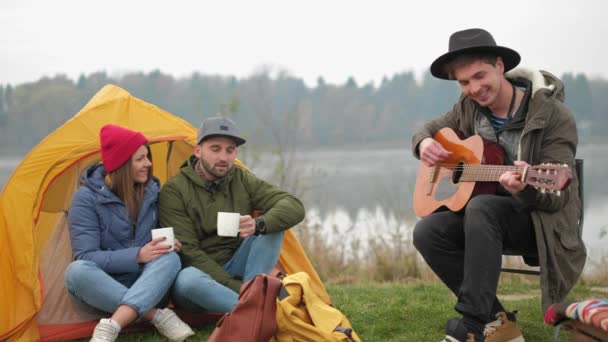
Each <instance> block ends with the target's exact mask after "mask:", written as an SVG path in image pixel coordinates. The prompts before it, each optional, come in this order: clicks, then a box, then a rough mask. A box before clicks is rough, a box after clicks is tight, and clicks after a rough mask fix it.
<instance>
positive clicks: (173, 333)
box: [152, 308, 194, 342]
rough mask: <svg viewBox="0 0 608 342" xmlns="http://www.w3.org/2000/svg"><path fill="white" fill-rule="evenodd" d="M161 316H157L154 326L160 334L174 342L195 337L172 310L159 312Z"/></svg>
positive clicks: (153, 321) (153, 322)
mask: <svg viewBox="0 0 608 342" xmlns="http://www.w3.org/2000/svg"><path fill="white" fill-rule="evenodd" d="M159 311H160V314H159V315H158V316H155V319H153V320H152V324H154V326H155V327H156V329H157V330H158V332H159V333H160V334H161V335H163V336H165V337H166V338H168V339H169V340H170V341H173V342H182V341H184V340H185V339H187V338H188V337H190V336H192V335H194V331H192V329H191V328H190V326H189V325H188V324H186V323H184V321H182V320H181V319H180V318H179V317H177V315H176V314H175V312H173V310H171V309H166V308H165V309H162V310H159Z"/></svg>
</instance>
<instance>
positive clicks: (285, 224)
mask: <svg viewBox="0 0 608 342" xmlns="http://www.w3.org/2000/svg"><path fill="white" fill-rule="evenodd" d="M244 143H245V139H243V138H242V137H241V135H240V133H239V131H238V128H237V127H236V124H235V123H234V121H232V120H231V119H229V118H224V117H212V118H208V119H206V120H204V121H203V123H202V124H201V127H200V128H199V130H198V135H197V145H196V147H195V148H194V154H193V155H192V156H191V157H190V158H189V159H188V160H186V161H185V162H184V164H183V165H182V167H181V169H180V172H179V173H178V174H177V175H176V176H175V177H173V178H171V179H170V180H169V181H168V182H167V183H166V184H165V185H164V186H163V188H162V190H161V193H160V197H159V203H158V211H159V222H160V224H161V226H163V227H173V229H174V231H175V237H176V238H178V239H179V240H180V241H181V242H182V249H181V256H182V264H183V266H184V267H185V268H184V269H183V270H182V271H181V272H180V273H179V275H178V276H177V279H176V280H175V284H174V286H173V291H172V294H173V300H174V302H175V304H176V305H177V306H178V307H181V308H184V309H188V310H192V311H216V312H228V311H230V310H232V309H233V308H234V306H235V305H236V303H237V302H238V293H239V289H240V286H241V284H242V283H243V282H246V281H248V280H250V279H251V278H253V277H254V276H255V275H257V274H261V273H270V271H271V270H272V268H273V267H274V266H275V264H276V263H277V260H278V257H279V254H280V250H281V245H282V242H283V235H284V231H285V230H286V229H289V228H290V227H293V226H294V225H296V224H298V223H299V222H300V221H302V220H303V219H304V207H303V206H302V203H301V202H300V201H299V200H298V199H297V198H295V197H294V196H292V195H290V194H289V193H287V192H285V191H282V190H280V189H279V188H277V187H276V186H273V185H271V184H269V183H267V182H265V181H263V180H261V179H259V178H257V177H255V176H254V175H253V174H251V173H250V172H248V171H246V170H245V169H243V168H241V167H238V166H235V165H234V161H235V159H236V157H237V149H238V146H240V145H242V144H244ZM254 210H259V211H260V212H262V215H260V216H258V217H256V218H252V216H251V214H252V213H253V212H254ZM220 212H222V213H223V212H229V213H231V214H230V215H236V219H237V220H238V234H236V236H220V235H218V232H219V231H218V213H220ZM235 225H236V222H235ZM219 233H221V235H224V234H223V232H219ZM235 233H236V232H235Z"/></svg>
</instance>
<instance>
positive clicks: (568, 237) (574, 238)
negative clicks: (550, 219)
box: [555, 227, 583, 250]
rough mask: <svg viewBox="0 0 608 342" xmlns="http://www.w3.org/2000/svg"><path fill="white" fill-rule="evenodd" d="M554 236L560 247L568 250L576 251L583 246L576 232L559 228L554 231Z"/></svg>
mask: <svg viewBox="0 0 608 342" xmlns="http://www.w3.org/2000/svg"><path fill="white" fill-rule="evenodd" d="M555 235H557V239H558V240H559V242H560V243H561V245H562V246H563V247H564V248H565V249H568V250H575V249H578V248H580V246H581V245H582V244H583V242H582V241H581V239H580V238H579V237H578V232H577V231H576V230H572V229H567V228H564V227H560V228H557V229H555Z"/></svg>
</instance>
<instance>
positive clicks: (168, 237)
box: [152, 227, 175, 251]
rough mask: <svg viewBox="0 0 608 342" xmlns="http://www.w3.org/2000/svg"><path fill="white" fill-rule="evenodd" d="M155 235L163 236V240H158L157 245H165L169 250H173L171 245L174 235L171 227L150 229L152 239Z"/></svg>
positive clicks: (173, 242)
mask: <svg viewBox="0 0 608 342" xmlns="http://www.w3.org/2000/svg"><path fill="white" fill-rule="evenodd" d="M157 237H164V238H165V240H164V241H161V242H159V243H158V244H159V245H167V246H170V247H171V248H170V249H169V251H173V246H174V244H175V235H174V234H173V227H166V228H158V229H152V239H156V238H157Z"/></svg>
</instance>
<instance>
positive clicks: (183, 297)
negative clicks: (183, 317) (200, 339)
mask: <svg viewBox="0 0 608 342" xmlns="http://www.w3.org/2000/svg"><path fill="white" fill-rule="evenodd" d="M283 235H285V233H284V232H279V233H272V234H266V235H258V236H255V235H254V236H249V237H247V238H246V239H245V240H244V241H243V242H242V243H241V245H240V246H239V248H238V249H237V250H236V252H235V253H234V255H233V256H232V258H231V259H230V260H229V261H228V262H227V263H226V264H225V265H224V270H226V272H228V274H230V275H232V276H238V277H242V278H243V282H247V281H249V280H251V279H252V278H253V277H255V276H256V275H258V274H262V273H269V272H270V271H272V268H273V267H274V266H275V265H276V263H277V261H278V260H279V254H280V253H281V246H282V244H283ZM172 295H173V301H174V302H175V304H176V305H177V306H178V307H180V308H182V309H186V310H189V311H194V312H201V311H215V312H228V311H230V310H232V309H233V308H234V307H235V306H236V303H237V302H238V301H239V294H238V293H236V292H234V291H233V290H232V289H230V288H228V287H226V286H224V285H222V284H220V283H218V282H217V281H215V280H214V279H213V278H211V277H210V276H209V275H208V274H207V273H205V272H203V271H201V270H199V269H198V268H195V267H186V268H185V269H183V270H182V271H181V272H179V275H178V276H177V279H176V280H175V285H174V286H173V291H172Z"/></svg>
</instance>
